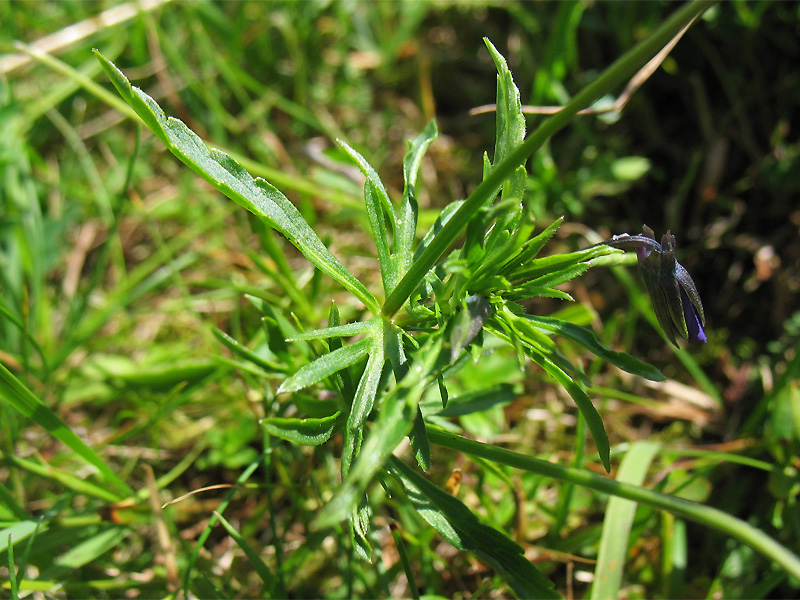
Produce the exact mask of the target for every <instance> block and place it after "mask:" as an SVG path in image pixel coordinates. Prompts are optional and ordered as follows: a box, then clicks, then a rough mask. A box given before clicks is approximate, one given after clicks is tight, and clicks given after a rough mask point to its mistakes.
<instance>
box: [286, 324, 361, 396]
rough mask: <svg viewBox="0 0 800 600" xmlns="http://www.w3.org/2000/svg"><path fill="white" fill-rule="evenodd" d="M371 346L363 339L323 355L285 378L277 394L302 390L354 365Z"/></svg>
mask: <svg viewBox="0 0 800 600" xmlns="http://www.w3.org/2000/svg"><path fill="white" fill-rule="evenodd" d="M373 345H374V341H373V340H372V339H371V338H364V339H363V340H359V341H357V342H354V343H352V344H350V345H348V346H343V347H342V348H339V349H338V350H334V351H333V352H328V353H327V354H323V355H322V356H320V357H319V358H318V359H316V360H315V361H314V362H310V363H308V364H307V365H303V366H302V367H300V368H299V369H298V370H297V372H296V373H295V374H294V375H292V376H291V377H288V378H286V380H285V381H284V382H283V383H282V384H281V386H280V387H279V388H278V393H279V394H285V393H290V392H296V391H297V390H302V389H303V388H307V387H308V386H310V385H314V384H315V383H317V382H320V381H322V380H323V379H325V378H326V377H330V376H331V375H333V374H334V373H338V372H339V371H341V370H342V369H346V368H347V367H349V366H351V365H354V364H355V363H356V362H358V360H359V359H361V358H362V357H364V356H365V355H366V354H367V353H368V352H369V351H370V350H371V349H372V348H373Z"/></svg>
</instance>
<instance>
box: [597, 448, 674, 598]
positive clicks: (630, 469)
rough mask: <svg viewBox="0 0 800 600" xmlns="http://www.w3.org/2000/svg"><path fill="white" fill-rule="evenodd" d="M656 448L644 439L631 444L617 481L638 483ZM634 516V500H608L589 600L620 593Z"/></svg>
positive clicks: (614, 596) (611, 596) (631, 483)
mask: <svg viewBox="0 0 800 600" xmlns="http://www.w3.org/2000/svg"><path fill="white" fill-rule="evenodd" d="M660 447H661V444H659V443H656V442H647V441H638V442H634V443H633V444H631V447H630V449H629V450H628V452H627V453H626V454H625V457H624V458H623V459H622V462H621V463H620V465H619V470H618V471H617V481H620V482H622V483H628V484H630V485H635V486H639V485H641V484H642V481H644V477H645V475H646V474H647V469H648V468H649V467H650V463H651V462H652V460H653V458H654V457H655V455H656V453H657V452H658V450H659V448H660ZM634 515H636V502H633V501H632V500H625V499H623V498H618V497H613V498H611V499H610V500H609V501H608V507H607V508H606V514H605V517H604V518H603V534H602V537H601V538H600V550H599V551H598V553H597V567H596V568H595V572H594V573H595V577H594V584H593V585H592V593H591V596H590V598H591V600H605V598H618V597H619V596H620V585H621V584H622V573H623V570H624V568H625V558H626V556H627V555H628V538H629V536H630V533H631V525H632V524H633V517H634Z"/></svg>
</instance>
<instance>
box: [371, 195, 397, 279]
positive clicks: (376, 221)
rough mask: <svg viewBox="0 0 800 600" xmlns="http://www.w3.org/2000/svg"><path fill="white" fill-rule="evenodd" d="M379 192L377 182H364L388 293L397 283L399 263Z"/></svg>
mask: <svg viewBox="0 0 800 600" xmlns="http://www.w3.org/2000/svg"><path fill="white" fill-rule="evenodd" d="M378 197H379V194H378V190H377V188H376V186H375V184H374V183H373V182H372V181H370V180H367V183H366V184H364V201H365V204H366V207H367V217H368V218H369V225H370V229H372V239H373V240H375V248H376V249H377V251H378V263H379V264H380V267H381V280H382V281H383V289H384V291H385V292H386V293H387V294H388V293H389V292H390V291H391V290H392V288H393V287H394V285H395V283H397V276H398V273H397V264H396V263H395V260H394V257H393V256H392V253H391V250H390V249H389V232H388V231H386V221H385V219H384V212H383V210H382V209H381V205H380V202H379V200H378Z"/></svg>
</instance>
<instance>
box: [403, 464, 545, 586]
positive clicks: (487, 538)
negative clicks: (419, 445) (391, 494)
mask: <svg viewBox="0 0 800 600" xmlns="http://www.w3.org/2000/svg"><path fill="white" fill-rule="evenodd" d="M388 470H389V473H391V474H392V475H393V476H394V477H396V478H397V480H398V481H399V482H400V484H401V485H402V486H403V489H404V490H405V492H406V495H407V496H408V499H409V500H411V502H412V504H413V505H414V508H416V509H417V512H419V514H420V516H421V517H422V518H423V519H425V520H426V521H427V522H428V523H429V524H430V525H431V526H432V527H433V528H434V529H436V531H437V532H438V533H439V535H441V536H442V537H443V538H444V539H446V540H447V541H448V542H450V543H451V544H452V545H453V546H455V547H456V548H458V549H459V550H466V551H468V552H472V553H474V554H475V555H476V556H477V557H478V558H480V559H481V560H482V561H484V562H486V563H488V564H490V565H491V566H492V567H493V568H494V569H495V570H496V571H497V572H498V573H499V574H500V575H501V576H502V577H503V579H504V580H505V581H506V583H508V585H509V586H510V587H511V589H512V590H513V591H514V594H516V595H517V596H518V597H520V598H558V597H559V595H558V594H557V593H556V591H555V589H554V586H553V583H552V582H551V581H549V580H548V579H547V578H546V577H545V576H544V575H542V573H541V572H540V571H539V570H538V569H537V568H536V567H535V566H534V565H533V563H531V562H530V561H529V560H527V559H526V558H525V553H524V551H523V549H522V547H521V546H520V545H519V544H517V543H516V542H514V541H512V540H511V539H509V538H508V537H507V536H506V535H504V534H503V533H501V532H499V531H498V530H496V529H494V528H492V527H489V526H488V525H484V524H483V523H481V522H480V521H479V520H478V518H477V517H476V516H475V515H474V514H473V513H472V512H471V511H470V510H469V508H467V507H466V506H465V505H464V503H463V502H461V500H459V499H458V498H454V497H453V496H451V495H450V494H448V493H447V492H445V491H443V490H441V489H439V488H438V487H436V486H435V485H433V484H432V483H431V482H429V481H428V480H427V479H425V478H424V477H423V476H422V475H420V474H419V473H417V472H415V471H414V470H413V469H412V468H411V467H409V466H407V465H406V464H405V463H403V461H401V460H400V459H398V458H396V457H394V456H392V457H391V458H390V460H389V467H388Z"/></svg>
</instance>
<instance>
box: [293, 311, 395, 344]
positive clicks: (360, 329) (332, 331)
mask: <svg viewBox="0 0 800 600" xmlns="http://www.w3.org/2000/svg"><path fill="white" fill-rule="evenodd" d="M376 319H377V320H376ZM379 320H380V317H376V318H375V319H370V320H369V321H358V322H355V323H346V324H345V325H336V326H335V327H325V328H324V329H314V330H313V331H306V332H304V333H299V334H297V335H294V336H292V337H290V338H288V339H287V340H286V341H287V342H297V341H300V340H326V339H328V338H335V337H350V336H351V335H358V334H360V333H366V332H367V331H369V330H370V329H371V328H372V327H375V324H376V323H377V322H378V321H379Z"/></svg>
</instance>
